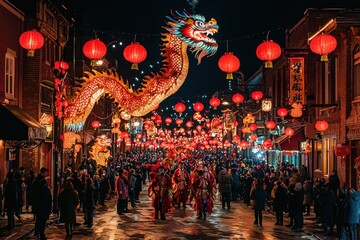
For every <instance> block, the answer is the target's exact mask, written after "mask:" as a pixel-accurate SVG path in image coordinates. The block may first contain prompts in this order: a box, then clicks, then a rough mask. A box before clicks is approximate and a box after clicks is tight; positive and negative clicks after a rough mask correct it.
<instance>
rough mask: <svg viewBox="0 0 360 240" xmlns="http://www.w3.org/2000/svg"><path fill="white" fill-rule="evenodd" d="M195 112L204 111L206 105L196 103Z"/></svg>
mask: <svg viewBox="0 0 360 240" xmlns="http://www.w3.org/2000/svg"><path fill="white" fill-rule="evenodd" d="M194 110H195V111H196V112H201V111H202V110H204V104H202V103H201V102H196V103H195V104H194Z"/></svg>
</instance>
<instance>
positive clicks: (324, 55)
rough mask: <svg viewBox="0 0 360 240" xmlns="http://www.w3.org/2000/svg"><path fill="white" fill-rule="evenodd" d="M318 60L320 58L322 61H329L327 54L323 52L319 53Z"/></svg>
mask: <svg viewBox="0 0 360 240" xmlns="http://www.w3.org/2000/svg"><path fill="white" fill-rule="evenodd" d="M320 60H321V61H322V62H327V61H329V59H328V55H327V54H323V55H321V58H320Z"/></svg>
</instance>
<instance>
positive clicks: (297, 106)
mask: <svg viewBox="0 0 360 240" xmlns="http://www.w3.org/2000/svg"><path fill="white" fill-rule="evenodd" d="M302 114H303V106H302V104H301V103H293V104H292V105H291V110H290V116H292V117H294V118H297V117H301V116H302Z"/></svg>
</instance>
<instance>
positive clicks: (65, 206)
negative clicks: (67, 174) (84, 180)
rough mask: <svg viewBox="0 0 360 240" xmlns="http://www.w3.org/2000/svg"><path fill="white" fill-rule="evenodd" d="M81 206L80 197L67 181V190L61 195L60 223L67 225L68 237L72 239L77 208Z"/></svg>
mask: <svg viewBox="0 0 360 240" xmlns="http://www.w3.org/2000/svg"><path fill="white" fill-rule="evenodd" d="M78 205H79V195H78V193H77V191H76V190H75V189H74V186H73V184H72V183H71V181H69V180H67V181H66V183H65V188H64V189H63V190H62V191H61V192H60V194H59V206H60V222H63V223H65V229H66V237H67V238H71V236H72V232H73V228H74V225H75V223H76V208H77V207H78Z"/></svg>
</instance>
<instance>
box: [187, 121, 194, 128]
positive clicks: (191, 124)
mask: <svg viewBox="0 0 360 240" xmlns="http://www.w3.org/2000/svg"><path fill="white" fill-rule="evenodd" d="M185 125H186V127H188V128H191V127H192V126H194V123H193V122H192V121H187V122H186V124H185Z"/></svg>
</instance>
